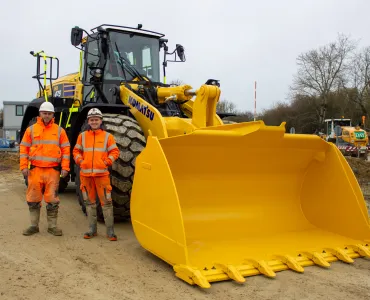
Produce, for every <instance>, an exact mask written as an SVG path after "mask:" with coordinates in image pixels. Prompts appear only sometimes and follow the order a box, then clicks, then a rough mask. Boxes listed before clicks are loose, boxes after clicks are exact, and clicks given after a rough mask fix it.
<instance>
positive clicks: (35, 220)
mask: <svg viewBox="0 0 370 300" xmlns="http://www.w3.org/2000/svg"><path fill="white" fill-rule="evenodd" d="M29 211H30V218H31V226H29V227H28V228H27V229H25V230H23V235H32V234H35V233H37V232H39V231H40V230H39V221H40V206H39V205H38V203H37V206H35V205H32V206H29Z"/></svg>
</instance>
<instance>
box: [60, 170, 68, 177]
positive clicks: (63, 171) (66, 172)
mask: <svg viewBox="0 0 370 300" xmlns="http://www.w3.org/2000/svg"><path fill="white" fill-rule="evenodd" d="M61 175H62V177H63V178H64V177H66V176H67V175H68V171H66V170H62V172H61Z"/></svg>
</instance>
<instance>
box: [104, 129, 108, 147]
mask: <svg viewBox="0 0 370 300" xmlns="http://www.w3.org/2000/svg"><path fill="white" fill-rule="evenodd" d="M108 138H109V133H108V132H105V139H104V148H105V151H106V149H107V147H108Z"/></svg>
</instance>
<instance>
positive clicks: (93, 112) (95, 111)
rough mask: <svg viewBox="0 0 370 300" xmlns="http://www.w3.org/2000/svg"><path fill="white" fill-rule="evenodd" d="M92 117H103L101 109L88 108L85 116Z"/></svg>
mask: <svg viewBox="0 0 370 300" xmlns="http://www.w3.org/2000/svg"><path fill="white" fill-rule="evenodd" d="M92 117H99V118H103V114H102V113H101V111H100V110H99V109H97V108H92V109H90V110H89V112H88V113H87V118H92Z"/></svg>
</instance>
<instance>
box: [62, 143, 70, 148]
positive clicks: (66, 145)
mask: <svg viewBox="0 0 370 300" xmlns="http://www.w3.org/2000/svg"><path fill="white" fill-rule="evenodd" d="M68 146H71V144H70V143H68V142H67V143H64V144H61V145H60V147H68Z"/></svg>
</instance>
